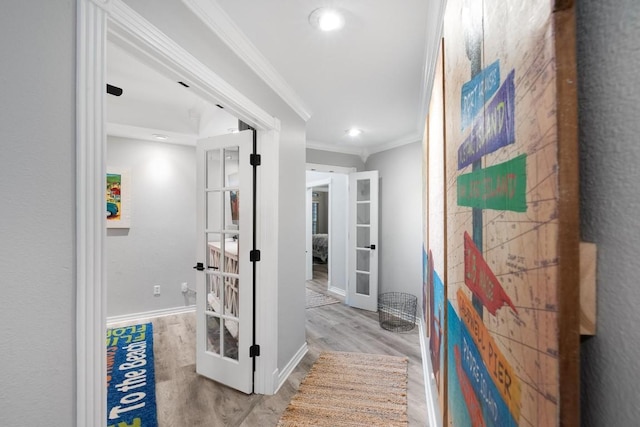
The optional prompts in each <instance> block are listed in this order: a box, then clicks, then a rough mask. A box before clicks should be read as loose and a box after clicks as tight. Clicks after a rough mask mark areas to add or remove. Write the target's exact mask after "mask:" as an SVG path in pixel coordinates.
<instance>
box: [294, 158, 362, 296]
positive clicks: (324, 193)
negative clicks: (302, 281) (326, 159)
mask: <svg viewBox="0 0 640 427" xmlns="http://www.w3.org/2000/svg"><path fill="white" fill-rule="evenodd" d="M352 172H355V168H344V167H338V166H329V165H318V164H307V175H306V176H307V210H306V211H307V283H308V284H310V285H311V286H312V287H317V288H318V289H319V290H320V291H321V292H322V293H326V294H329V295H331V296H334V297H338V298H339V299H341V300H344V299H345V297H346V291H347V281H348V235H349V233H348V227H349V173H352ZM325 206H326V208H325ZM314 209H316V210H315V211H314ZM314 212H315V214H316V215H314ZM325 215H326V216H325ZM314 222H315V229H314ZM314 231H315V232H314Z"/></svg>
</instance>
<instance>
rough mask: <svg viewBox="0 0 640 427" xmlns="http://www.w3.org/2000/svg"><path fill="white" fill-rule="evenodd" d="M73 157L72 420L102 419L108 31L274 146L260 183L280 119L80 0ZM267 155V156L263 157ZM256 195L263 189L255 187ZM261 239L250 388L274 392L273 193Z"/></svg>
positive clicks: (114, 15)
mask: <svg viewBox="0 0 640 427" xmlns="http://www.w3.org/2000/svg"><path fill="white" fill-rule="evenodd" d="M77 23H78V26H77V28H78V37H77V40H78V45H77V52H78V56H77V64H78V68H77V73H76V81H77V90H76V93H77V100H76V103H77V108H76V126H77V149H76V152H77V158H76V206H77V207H76V224H77V225H76V236H77V237H76V239H77V240H76V248H77V251H76V252H77V260H76V284H77V286H76V288H77V298H76V301H77V302H76V342H77V345H76V354H77V384H76V390H77V402H76V403H77V405H76V407H77V416H76V419H77V422H78V424H82V425H95V426H100V425H105V422H106V418H105V417H104V407H105V402H106V390H105V387H104V379H105V378H106V357H105V356H106V348H105V331H106V317H107V310H106V298H107V295H106V293H107V292H106V291H107V285H106V283H107V259H106V256H105V255H106V231H105V230H106V228H105V221H106V220H105V176H106V163H107V162H106V111H105V109H106V100H105V97H106V96H107V94H106V92H105V87H106V85H107V84H108V82H107V81H106V75H105V72H104V70H105V67H106V49H107V33H108V34H109V37H112V36H113V37H115V38H117V39H118V40H122V41H123V43H124V44H125V45H126V46H127V47H128V48H129V49H131V51H132V52H135V54H136V55H137V56H138V57H139V58H140V59H144V60H145V61H147V62H148V63H149V64H152V65H153V66H155V67H157V69H158V70H159V71H161V72H162V73H163V74H165V75H167V76H169V77H171V78H174V79H177V80H176V81H183V82H190V83H191V84H192V88H194V90H195V91H197V92H198V93H199V95H200V96H202V97H203V98H205V99H208V100H210V101H212V102H213V103H215V104H220V105H223V106H224V107H225V108H226V109H227V110H228V111H229V112H231V113H232V114H234V115H235V116H236V117H238V118H240V119H241V120H243V121H244V122H246V123H248V124H249V125H251V126H252V127H254V128H255V129H256V130H257V140H258V141H257V142H258V146H267V145H269V146H270V147H272V150H271V151H270V152H269V153H264V154H263V157H268V161H264V165H265V166H263V167H261V170H260V174H261V177H262V180H261V182H263V183H264V182H277V181H278V170H277V164H278V163H277V161H273V158H277V156H278V153H279V151H278V147H279V132H280V123H279V120H278V119H277V118H275V117H274V116H273V115H271V114H269V113H268V112H266V111H264V110H263V109H262V108H260V107H259V106H257V105H256V104H255V103H253V102H252V101H251V100H250V99H249V98H247V97H246V96H245V95H243V94H242V93H240V92H238V91H237V90H236V89H235V88H233V87H232V86H230V85H229V84H228V83H227V82H225V81H223V80H222V79H221V78H220V77H219V76H218V75H216V74H215V73H214V72H213V71H212V70H210V69H209V68H208V67H207V66H206V65H204V64H203V63H202V62H200V61H199V60H198V59H197V58H195V57H194V56H192V55H191V54H189V53H188V52H187V51H186V50H184V49H183V48H181V47H180V46H178V45H177V44H176V43H175V42H174V41H173V40H171V39H170V38H168V37H167V36H166V35H165V34H164V33H162V32H161V31H159V30H158V29H157V28H156V27H154V26H153V25H151V24H150V23H149V22H148V21H147V20H146V19H144V18H143V17H142V16H140V15H139V14H137V13H136V12H135V11H133V10H132V9H131V8H129V7H128V6H126V5H125V4H124V3H122V2H119V1H117V2H114V1H112V2H109V3H104V4H102V3H99V2H94V1H92V0H80V1H79V2H78V8H77ZM263 160H267V159H263ZM259 187H260V188H259V190H258V191H259V194H262V195H264V194H266V193H267V191H266V190H267V189H266V188H263V185H262V184H261V185H260V186H259ZM258 203H259V205H260V206H261V208H262V212H263V213H264V212H266V213H265V214H264V215H261V216H260V221H261V232H260V235H259V239H260V241H261V242H262V245H263V250H264V254H265V256H263V257H262V261H263V262H262V265H261V267H260V268H259V269H258V277H259V279H258V280H259V281H260V282H261V283H264V286H261V287H259V288H258V291H257V294H256V301H257V304H258V305H259V306H260V307H261V310H260V311H259V312H258V314H257V324H258V325H265V326H264V327H258V328H257V330H256V333H257V336H258V340H259V341H260V342H263V343H274V345H271V346H268V347H267V346H265V347H264V348H263V349H262V351H261V357H260V358H259V360H258V361H257V363H256V374H255V375H256V376H255V378H256V393H264V394H272V393H273V392H274V391H275V389H276V378H275V376H274V375H273V372H274V371H275V369H276V366H277V350H276V346H275V343H277V342H278V336H277V328H275V327H274V326H273V325H277V313H278V304H277V300H276V298H275V297H274V295H277V283H278V280H277V268H276V266H277V255H273V254H277V247H278V236H277V233H276V231H277V225H278V224H277V215H273V212H274V211H275V212H277V197H274V195H273V194H271V195H270V197H268V198H267V197H259V202H258Z"/></svg>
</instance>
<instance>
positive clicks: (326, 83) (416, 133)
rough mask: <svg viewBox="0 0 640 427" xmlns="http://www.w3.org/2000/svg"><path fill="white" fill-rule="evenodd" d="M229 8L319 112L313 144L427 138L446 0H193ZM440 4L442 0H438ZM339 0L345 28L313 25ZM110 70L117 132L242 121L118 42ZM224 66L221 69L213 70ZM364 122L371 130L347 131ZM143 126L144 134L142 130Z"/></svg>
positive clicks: (359, 149)
mask: <svg viewBox="0 0 640 427" xmlns="http://www.w3.org/2000/svg"><path fill="white" fill-rule="evenodd" d="M183 1H184V2H185V3H186V4H189V3H191V4H193V3H200V4H207V3H208V4H209V5H210V6H211V7H215V8H216V9H215V10H217V11H218V12H219V11H220V8H221V9H222V10H223V11H224V13H222V14H221V13H218V15H226V16H224V18H225V19H227V18H230V20H231V25H232V26H233V27H234V29H235V30H239V36H240V37H242V38H243V40H244V43H245V45H247V46H249V47H250V48H251V49H255V50H256V51H257V52H259V53H258V55H257V57H259V58H260V59H261V60H262V61H264V64H266V65H265V67H266V68H269V69H272V70H274V73H275V74H277V77H278V78H280V79H281V81H283V82H284V84H285V86H287V89H289V90H290V91H291V92H292V93H293V94H294V96H293V98H295V99H297V100H300V102H301V104H302V105H304V107H305V110H306V111H308V112H309V113H310V114H311V117H310V118H309V120H308V121H307V145H308V146H309V147H313V148H324V149H330V150H334V151H340V152H352V153H358V154H364V155H366V154H368V153H371V152H376V151H380V150H381V149H384V148H388V147H391V146H397V145H401V144H403V143H409V142H414V141H419V140H421V138H422V130H423V126H424V114H425V108H426V105H425V103H426V101H425V100H426V98H428V97H426V96H425V93H426V91H427V90H430V88H427V84H426V81H425V75H427V74H428V70H427V69H426V68H428V67H425V64H428V63H429V60H430V58H431V57H433V53H432V52H430V51H429V48H430V46H431V47H432V46H437V44H436V43H434V41H433V40H434V39H435V35H436V34H437V29H435V28H429V23H430V22H435V20H434V19H429V17H430V15H432V14H434V13H437V12H438V10H437V7H438V6H439V3H440V1H441V0H438V1H425V0H400V1H398V0H395V1H392V0H349V1H346V0H305V1H300V0H270V1H258V0H183ZM435 3H438V5H434V4H435ZM323 6H331V7H334V8H337V9H338V10H340V11H341V12H342V13H343V14H344V16H345V20H346V22H345V26H344V28H342V29H341V30H339V31H338V32H333V33H324V32H321V31H319V30H317V29H315V28H313V27H312V26H311V25H310V24H309V20H308V17H309V14H310V13H311V12H312V11H313V10H315V9H316V8H318V7H323ZM107 64H108V66H107V79H108V82H109V83H110V84H112V85H115V86H118V87H121V88H123V90H124V94H123V96H121V97H114V96H108V97H107V102H108V104H107V116H108V117H107V119H108V133H110V134H113V135H120V136H129V137H137V138H142V139H151V136H150V135H151V134H152V133H162V134H165V135H168V136H170V139H175V141H171V142H179V143H187V144H192V143H193V142H194V141H195V139H196V138H197V137H198V136H200V137H202V136H210V135H215V134H219V133H224V132H228V129H229V128H234V127H237V121H236V120H235V119H234V118H233V117H231V116H230V115H228V114H226V113H225V112H224V111H223V110H221V109H219V108H218V107H216V106H212V105H210V104H208V103H207V102H205V101H203V100H202V99H199V98H198V97H197V96H196V95H194V94H193V93H191V92H190V91H188V90H185V88H183V87H182V86H180V85H179V84H177V83H176V82H175V81H173V80H170V79H168V78H165V77H163V76H161V75H160V74H158V73H157V72H155V71H154V70H152V69H150V68H149V67H147V66H146V65H144V64H142V63H141V62H139V61H137V60H136V58H134V57H131V56H130V55H129V54H128V53H127V52H125V51H124V50H122V49H120V48H119V47H118V46H116V45H115V44H113V43H109V45H108V51H107ZM213 71H214V72H215V70H213ZM352 126H356V127H359V128H361V129H362V130H363V134H362V135H360V136H359V137H356V138H350V137H348V136H346V134H345V130H347V129H348V128H350V127H352ZM135 132H137V134H136V135H134V134H133V133H135Z"/></svg>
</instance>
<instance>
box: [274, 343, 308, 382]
mask: <svg viewBox="0 0 640 427" xmlns="http://www.w3.org/2000/svg"><path fill="white" fill-rule="evenodd" d="M308 351H309V347H308V346H307V342H306V341H305V343H304V344H303V345H302V347H300V349H299V350H298V351H297V352H296V354H294V355H293V357H292V358H291V360H289V363H287V366H285V367H284V369H283V370H282V371H281V372H280V373H279V375H278V382H277V384H278V386H277V387H276V391H275V392H274V394H275V393H277V392H278V390H280V387H282V385H283V384H284V382H285V381H286V380H287V378H289V375H291V372H293V370H294V369H295V368H296V366H298V363H300V361H301V360H302V358H303V357H304V356H305V354H307V352H308Z"/></svg>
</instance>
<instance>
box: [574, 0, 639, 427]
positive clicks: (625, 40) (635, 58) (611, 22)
mask: <svg viewBox="0 0 640 427" xmlns="http://www.w3.org/2000/svg"><path fill="white" fill-rule="evenodd" d="M576 4H577V12H578V13H577V22H578V85H579V115H580V121H579V125H580V173H581V182H580V185H581V227H582V237H583V240H585V241H591V242H596V243H597V244H598V297H597V304H598V307H597V308H598V320H597V321H598V331H597V336H596V337H594V338H589V339H587V340H585V341H584V342H583V344H582V346H581V364H582V378H581V379H582V402H581V404H582V425H583V426H632V425H637V424H638V419H640V406H639V405H638V390H639V389H640V386H639V384H640V369H638V366H639V365H638V356H639V355H640V327H639V325H640V310H638V307H640V287H638V277H640V262H639V261H638V260H639V259H640V243H639V242H640V212H639V208H640V190H639V189H638V185H637V184H638V182H640V142H638V135H640V121H639V120H638V117H639V116H640V106H639V105H638V99H640V72H639V70H640V50H638V47H639V46H640V45H639V44H638V43H639V42H638V41H639V40H640V2H638V1H637V0H624V1H615V0H607V1H578V2H576Z"/></svg>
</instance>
